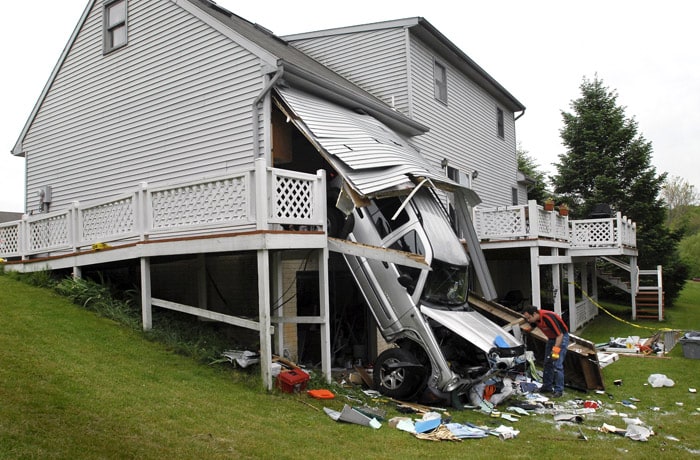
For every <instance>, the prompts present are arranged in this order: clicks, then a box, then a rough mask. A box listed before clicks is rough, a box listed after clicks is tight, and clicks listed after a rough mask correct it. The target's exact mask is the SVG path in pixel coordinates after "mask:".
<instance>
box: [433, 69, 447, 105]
mask: <svg viewBox="0 0 700 460" xmlns="http://www.w3.org/2000/svg"><path fill="white" fill-rule="evenodd" d="M433 77H434V79H435V99H437V100H438V101H440V102H444V103H445V104H447V68H446V67H445V66H444V65H442V64H440V63H439V62H437V61H435V65H434V67H433Z"/></svg>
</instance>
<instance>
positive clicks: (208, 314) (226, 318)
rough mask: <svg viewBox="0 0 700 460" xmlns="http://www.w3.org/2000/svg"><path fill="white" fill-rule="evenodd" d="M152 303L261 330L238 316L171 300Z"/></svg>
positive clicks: (255, 324) (253, 322)
mask: <svg viewBox="0 0 700 460" xmlns="http://www.w3.org/2000/svg"><path fill="white" fill-rule="evenodd" d="M151 303H152V304H153V305H155V306H156V307H160V308H166V309H168V310H174V311H179V312H181V313H187V314H189V315H194V316H201V317H202V318H208V319H212V320H215V321H219V322H222V323H226V324H232V325H234V326H238V327H244V328H246V329H252V330H254V331H258V330H260V323H257V322H255V321H251V320H249V319H245V318H239V317H237V316H231V315H226V314H223V313H219V312H215V311H211V310H204V309H202V308H197V307H191V306H189V305H183V304H180V303H176V302H170V301H169V300H163V299H157V298H155V297H154V298H152V299H151ZM273 331H274V327H272V326H270V334H272V332H273Z"/></svg>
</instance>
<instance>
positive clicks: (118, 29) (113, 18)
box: [103, 0, 127, 54]
mask: <svg viewBox="0 0 700 460" xmlns="http://www.w3.org/2000/svg"><path fill="white" fill-rule="evenodd" d="M126 2H127V0H114V1H109V2H105V5H104V12H103V18H104V53H105V54H106V53H109V52H110V51H113V50H115V49H117V48H121V47H122V46H124V45H126V42H127V21H126V19H127V11H126Z"/></svg>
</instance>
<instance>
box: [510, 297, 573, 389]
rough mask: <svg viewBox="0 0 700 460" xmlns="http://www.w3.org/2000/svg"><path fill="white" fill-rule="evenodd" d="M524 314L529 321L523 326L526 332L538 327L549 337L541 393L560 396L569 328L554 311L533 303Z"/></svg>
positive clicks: (562, 386) (524, 310)
mask: <svg viewBox="0 0 700 460" xmlns="http://www.w3.org/2000/svg"><path fill="white" fill-rule="evenodd" d="M523 316H524V317H525V320H526V321H527V322H528V323H529V324H528V325H523V326H522V329H523V330H524V331H525V332H530V331H531V330H532V329H533V328H535V327H538V328H540V330H541V331H542V333H543V334H544V335H545V336H546V337H547V345H546V346H545V352H544V369H543V372H542V374H543V375H542V387H541V388H540V393H551V394H552V397H554V398H558V397H560V396H561V395H562V393H563V392H564V358H565V357H566V348H567V347H568V346H569V328H568V327H567V326H566V323H565V322H564V320H563V319H562V318H561V316H559V315H557V314H556V313H554V312H553V311H549V310H540V309H539V308H537V307H534V306H532V305H531V306H529V307H525V308H524V309H523Z"/></svg>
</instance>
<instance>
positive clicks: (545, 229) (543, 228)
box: [537, 209, 555, 238]
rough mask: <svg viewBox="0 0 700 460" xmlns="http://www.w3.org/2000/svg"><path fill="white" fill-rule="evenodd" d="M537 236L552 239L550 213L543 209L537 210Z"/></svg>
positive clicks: (552, 223) (552, 221)
mask: <svg viewBox="0 0 700 460" xmlns="http://www.w3.org/2000/svg"><path fill="white" fill-rule="evenodd" d="M537 234H538V235H539V236H547V237H552V238H553V237H554V236H555V231H554V220H553V219H552V212H550V211H545V210H543V209H538V210H537Z"/></svg>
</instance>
